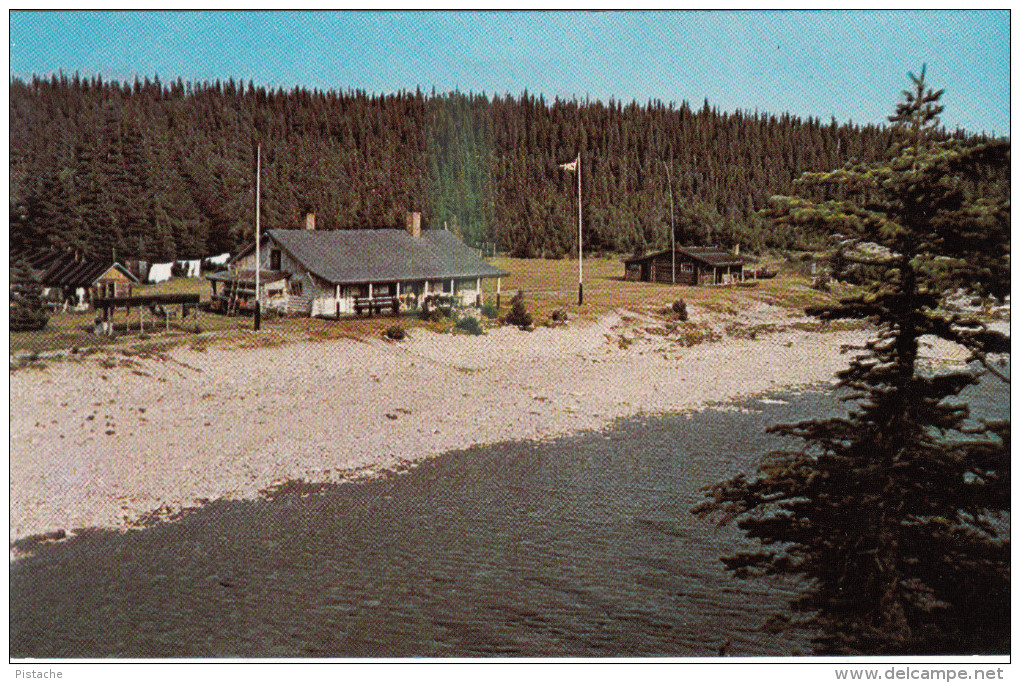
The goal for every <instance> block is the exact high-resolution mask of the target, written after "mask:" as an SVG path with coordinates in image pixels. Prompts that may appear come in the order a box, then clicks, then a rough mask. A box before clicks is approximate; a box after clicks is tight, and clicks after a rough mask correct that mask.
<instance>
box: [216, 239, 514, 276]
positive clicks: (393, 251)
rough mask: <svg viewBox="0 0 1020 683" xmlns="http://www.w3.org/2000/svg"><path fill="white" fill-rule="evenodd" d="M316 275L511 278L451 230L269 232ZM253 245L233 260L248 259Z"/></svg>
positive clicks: (274, 240) (277, 242)
mask: <svg viewBox="0 0 1020 683" xmlns="http://www.w3.org/2000/svg"><path fill="white" fill-rule="evenodd" d="M266 235H267V236H268V237H269V239H271V240H272V241H273V242H275V243H276V244H277V245H278V246H279V247H280V248H281V249H283V250H284V251H286V252H287V253H288V254H289V255H290V256H291V257H292V258H293V259H294V260H295V261H297V262H298V263H300V264H301V265H302V266H303V267H304V268H306V269H307V270H308V271H310V272H311V273H313V274H315V275H317V276H319V277H321V278H322V279H323V280H326V281H327V282H330V283H332V284H342V283H366V282H383V281H388V282H400V281H412V280H440V279H450V278H454V279H456V278H480V277H481V278H489V277H507V276H508V275H510V273H509V272H507V271H505V270H502V269H500V268H496V267H495V266H493V265H491V264H489V263H487V262H486V261H485V260H484V259H483V258H481V257H480V256H478V255H477V254H475V252H474V251H472V250H471V248H470V247H468V246H467V245H466V244H464V243H463V242H462V241H461V240H460V239H459V238H458V237H457V236H456V235H454V234H453V233H451V232H448V231H446V230H422V231H421V236H420V237H414V236H412V235H411V234H410V233H409V232H407V231H406V230H400V229H393V228H389V229H369V230H268V231H266ZM252 249H253V245H249V246H248V247H246V248H245V249H244V251H242V252H241V253H239V254H238V255H237V256H236V257H235V258H234V260H235V261H236V260H237V259H238V258H240V257H242V256H244V255H245V254H248V253H250V252H251V250H252Z"/></svg>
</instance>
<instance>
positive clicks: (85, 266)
mask: <svg viewBox="0 0 1020 683" xmlns="http://www.w3.org/2000/svg"><path fill="white" fill-rule="evenodd" d="M18 260H23V261H24V262H25V263H26V264H28V267H29V269H30V270H31V271H32V274H33V275H34V277H35V279H36V280H38V281H39V282H40V283H42V284H43V285H46V286H48V287H91V286H92V285H94V284H95V283H96V282H98V281H99V280H100V279H102V277H103V276H104V275H106V274H107V273H108V272H110V270H112V269H116V270H118V271H120V272H121V273H123V274H124V275H125V276H126V277H127V278H129V279H130V280H131V281H132V282H138V278H136V277H135V276H134V274H133V273H132V272H131V271H130V270H128V269H127V268H125V267H124V266H122V265H121V264H119V263H114V262H113V261H95V260H89V259H76V258H75V256H74V254H72V253H69V252H61V251H57V250H54V249H47V250H41V251H36V252H30V253H23V254H12V258H11V262H12V263H14V262H16V261H18Z"/></svg>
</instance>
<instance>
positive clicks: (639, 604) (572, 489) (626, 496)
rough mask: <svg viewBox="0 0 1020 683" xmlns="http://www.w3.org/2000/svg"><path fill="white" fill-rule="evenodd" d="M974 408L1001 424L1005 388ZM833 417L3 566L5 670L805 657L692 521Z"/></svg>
mask: <svg viewBox="0 0 1020 683" xmlns="http://www.w3.org/2000/svg"><path fill="white" fill-rule="evenodd" d="M973 402H974V405H975V406H976V409H977V410H979V411H980V412H983V413H987V414H990V415H991V414H994V415H997V416H1000V417H1002V416H1008V392H1007V390H1006V389H1004V388H1003V387H1002V386H1001V385H999V386H992V385H991V383H990V382H989V383H988V384H986V385H985V386H984V387H981V388H979V391H978V392H977V394H976V396H975V397H974V400H973ZM841 410H842V408H841V406H840V404H839V403H838V402H837V401H836V400H835V399H834V398H833V397H832V396H831V395H829V394H826V393H823V392H821V391H812V392H806V393H803V394H799V395H795V396H783V397H779V396H773V397H769V398H767V399H766V400H764V401H762V400H759V399H755V400H749V401H747V402H744V403H742V404H740V405H738V406H731V407H729V408H727V409H710V410H705V411H702V412H699V413H695V414H692V415H688V416H684V415H674V416H666V417H656V418H648V419H640V418H639V419H632V420H628V421H624V422H621V423H619V424H618V425H617V426H616V427H614V429H612V430H611V431H608V432H605V433H587V434H582V435H579V436H575V437H571V438H564V439H559V440H556V441H551V442H543V443H507V444H500V445H496V446H490V447H485V448H476V449H471V450H468V451H462V452H456V453H450V454H447V455H445V456H442V457H440V458H436V459H434V460H431V461H428V462H426V463H424V464H422V465H421V466H420V467H418V468H415V469H413V470H412V471H410V472H409V473H406V474H402V475H393V476H387V477H385V478H382V479H378V480H374V481H370V482H363V483H352V484H345V485H337V486H334V485H331V486H325V487H309V486H304V485H295V486H291V487H288V488H286V489H285V490H282V491H280V492H278V493H276V494H275V495H273V496H270V497H267V498H266V499H262V500H257V501H248V502H217V503H212V504H209V505H207V506H204V507H203V508H200V509H198V510H196V511H194V512H191V513H190V514H187V515H185V516H184V517H183V518H182V519H180V520H177V521H174V522H168V523H160V524H156V525H154V526H151V527H148V528H145V529H140V530H136V531H131V532H129V533H126V534H122V533H115V532H106V531H98V530H93V531H83V532H80V533H79V534H78V535H76V536H74V537H73V538H71V539H70V540H67V541H65V542H61V543H53V544H40V545H38V546H36V547H35V548H33V551H34V554H33V555H32V556H30V557H27V558H25V559H21V560H18V561H15V562H14V563H13V564H12V565H11V617H10V634H11V635H10V639H11V656H12V657H15V658H20V657H175V656H187V657H210V656H241V657H248V656H251V657H272V656H290V657H306V656H331V657H352V656H353V657H358V656H371V657H408V656H422V657H444V656H458V657H475V656H541V657H544V656H585V657H592V656H644V655H665V656H711V655H715V654H718V653H719V652H720V649H723V650H725V651H726V652H728V654H731V655H777V656H788V655H794V654H806V653H808V652H809V651H810V648H809V645H808V640H809V637H810V634H807V633H789V632H783V633H771V632H769V631H768V630H766V629H763V628H762V625H763V621H764V619H765V618H766V616H767V615H768V614H769V613H770V612H771V611H772V610H773V609H774V608H780V609H781V608H782V606H783V605H784V604H785V602H786V600H788V599H789V598H790V597H791V596H793V595H794V594H795V591H796V586H794V585H792V584H790V583H783V582H780V581H773V582H765V581H741V580H737V579H734V578H732V577H731V576H729V575H728V574H727V573H725V572H724V571H723V570H722V566H721V564H720V563H719V561H718V558H719V556H720V555H724V554H729V553H732V552H733V551H734V550H736V549H737V548H739V547H742V546H743V547H747V548H751V547H752V546H750V545H748V544H747V543H746V542H745V541H744V540H743V539H742V538H741V537H740V535H739V533H738V532H737V531H735V530H734V529H732V528H729V527H726V528H722V529H720V528H717V527H716V526H714V525H713V524H712V523H710V522H707V521H704V520H699V519H696V518H694V517H693V516H692V515H691V514H690V513H689V510H690V508H691V507H692V506H693V505H695V504H696V503H698V502H700V500H701V494H700V493H699V488H700V487H701V486H703V485H705V484H708V483H712V482H715V481H718V480H720V479H722V478H725V477H728V476H730V475H732V474H735V473H737V472H738V471H751V470H752V469H753V467H754V465H755V463H756V462H757V461H758V459H759V458H760V456H761V454H762V453H764V452H766V451H767V450H769V449H770V448H772V447H775V446H776V445H778V443H779V442H778V441H777V440H776V439H775V438H774V437H766V435H765V434H764V431H765V428H766V427H767V426H769V425H772V424H775V423H777V422H784V421H796V420H800V419H806V418H808V417H811V416H816V415H824V414H832V413H834V412H839V411H841Z"/></svg>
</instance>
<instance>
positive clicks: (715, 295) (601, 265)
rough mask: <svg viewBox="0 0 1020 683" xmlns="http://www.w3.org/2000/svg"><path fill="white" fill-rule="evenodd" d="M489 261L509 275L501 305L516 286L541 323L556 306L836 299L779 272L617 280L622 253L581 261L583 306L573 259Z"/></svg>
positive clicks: (575, 313)
mask: <svg viewBox="0 0 1020 683" xmlns="http://www.w3.org/2000/svg"><path fill="white" fill-rule="evenodd" d="M493 265H495V266H498V267H500V268H503V269H505V270H508V271H510V272H511V273H512V275H511V276H510V277H508V278H504V279H503V282H502V290H503V296H502V304H503V307H504V308H505V307H506V305H507V302H509V299H510V297H511V296H513V294H514V293H515V292H517V290H518V289H523V290H524V294H525V298H526V301H527V304H528V309H529V310H531V311H532V312H533V314H534V315H535V318H536V324H543V323H545V322H546V321H547V320H548V319H549V316H550V314H551V313H552V311H554V310H555V309H557V308H562V309H563V310H565V311H566V312H567V313H568V314H569V315H570V316H571V317H575V318H581V319H592V318H596V317H599V316H601V315H604V314H605V313H608V312H609V311H613V310H616V309H621V308H622V309H629V310H647V309H651V308H654V309H660V308H662V307H663V306H666V305H669V304H670V303H672V302H673V301H675V300H676V299H684V300H685V301H686V302H687V303H688V305H692V304H693V305H694V306H698V307H700V308H702V309H705V310H708V311H710V312H713V313H720V314H724V315H730V314H734V313H737V312H739V311H740V310H742V309H744V308H746V307H747V306H748V305H749V304H753V303H766V304H771V305H774V306H779V307H781V308H787V309H790V311H791V312H792V313H796V314H802V313H803V311H804V308H805V307H807V306H816V305H819V304H823V303H830V302H833V301H835V300H836V298H837V297H836V296H835V295H834V294H832V293H825V292H819V291H817V290H814V289H811V287H810V286H809V285H810V282H811V278H810V277H808V276H804V275H799V274H796V273H787V272H780V273H779V275H778V276H776V277H775V278H772V279H769V280H759V281H757V283H755V284H750V283H748V284H749V286H727V287H688V286H684V285H667V284H658V283H652V282H630V281H627V280H624V279H623V272H624V266H623V259H622V258H598V259H586V260H585V262H584V305H582V306H578V305H577V261H576V260H567V259H564V260H555V261H553V260H543V259H511V258H497V259H495V260H493ZM483 290H484V291H485V292H486V294H487V296H486V299H487V300H489V301H492V300H493V297H492V295H493V294H495V291H496V282H495V281H494V280H490V281H486V282H485V283H484V286H483Z"/></svg>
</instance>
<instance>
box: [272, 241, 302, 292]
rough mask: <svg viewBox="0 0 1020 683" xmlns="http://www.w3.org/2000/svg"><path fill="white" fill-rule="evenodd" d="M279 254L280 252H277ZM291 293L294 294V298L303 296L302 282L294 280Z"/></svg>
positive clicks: (291, 284)
mask: <svg viewBox="0 0 1020 683" xmlns="http://www.w3.org/2000/svg"><path fill="white" fill-rule="evenodd" d="M277 253H279V252H277ZM290 293H291V294H293V295H294V296H301V282H300V281H298V280H293V281H292V282H291V283H290Z"/></svg>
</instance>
